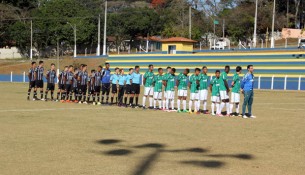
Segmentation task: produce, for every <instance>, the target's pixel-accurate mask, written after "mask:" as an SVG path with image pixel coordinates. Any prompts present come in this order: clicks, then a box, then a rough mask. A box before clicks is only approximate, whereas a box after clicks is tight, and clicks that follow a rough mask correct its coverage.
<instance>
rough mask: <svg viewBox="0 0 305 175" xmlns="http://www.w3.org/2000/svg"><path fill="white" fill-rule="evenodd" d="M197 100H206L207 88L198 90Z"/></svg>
mask: <svg viewBox="0 0 305 175" xmlns="http://www.w3.org/2000/svg"><path fill="white" fill-rule="evenodd" d="M199 100H201V101H206V100H208V90H207V89H203V90H199Z"/></svg>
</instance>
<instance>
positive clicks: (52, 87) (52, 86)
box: [47, 83, 55, 91]
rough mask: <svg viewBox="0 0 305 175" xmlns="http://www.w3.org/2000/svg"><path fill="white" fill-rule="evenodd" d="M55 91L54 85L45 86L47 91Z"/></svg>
mask: <svg viewBox="0 0 305 175" xmlns="http://www.w3.org/2000/svg"><path fill="white" fill-rule="evenodd" d="M54 90H55V84H54V83H48V84H47V91H54Z"/></svg>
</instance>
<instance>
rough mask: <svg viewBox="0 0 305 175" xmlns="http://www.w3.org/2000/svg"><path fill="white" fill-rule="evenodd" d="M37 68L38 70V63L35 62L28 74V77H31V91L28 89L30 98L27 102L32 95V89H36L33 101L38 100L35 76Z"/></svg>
mask: <svg viewBox="0 0 305 175" xmlns="http://www.w3.org/2000/svg"><path fill="white" fill-rule="evenodd" d="M35 68H36V62H35V61H33V62H32V63H31V68H30V70H29V72H28V77H29V89H28V97H27V100H30V95H31V91H32V89H34V93H33V100H35V99H36V91H35V81H36V75H35Z"/></svg>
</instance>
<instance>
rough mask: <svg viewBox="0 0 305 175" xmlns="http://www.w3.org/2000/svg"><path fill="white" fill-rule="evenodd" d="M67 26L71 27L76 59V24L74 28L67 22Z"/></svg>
mask: <svg viewBox="0 0 305 175" xmlns="http://www.w3.org/2000/svg"><path fill="white" fill-rule="evenodd" d="M67 24H69V25H70V26H71V28H72V29H73V31H74V52H73V53H74V57H76V24H74V26H73V25H72V24H70V23H69V22H67Z"/></svg>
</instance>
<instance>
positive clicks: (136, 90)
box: [130, 66, 141, 108]
mask: <svg viewBox="0 0 305 175" xmlns="http://www.w3.org/2000/svg"><path fill="white" fill-rule="evenodd" d="M131 83H132V85H131V98H130V104H132V106H133V107H136V108H137V107H139V106H138V103H139V94H140V84H141V74H140V66H135V71H134V72H133V73H132V75H131ZM134 97H135V98H136V101H135V104H134V105H133V99H134Z"/></svg>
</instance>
